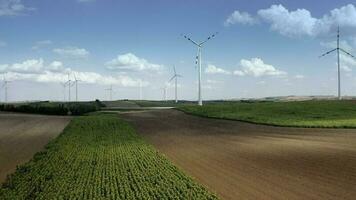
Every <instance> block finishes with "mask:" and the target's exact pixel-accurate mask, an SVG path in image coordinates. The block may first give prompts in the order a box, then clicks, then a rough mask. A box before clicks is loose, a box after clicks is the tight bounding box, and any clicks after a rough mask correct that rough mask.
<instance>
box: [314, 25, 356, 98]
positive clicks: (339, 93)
mask: <svg viewBox="0 0 356 200" xmlns="http://www.w3.org/2000/svg"><path fill="white" fill-rule="evenodd" d="M334 51H336V52H337V78H338V79H337V80H338V99H339V100H341V83H340V82H341V80H340V51H342V52H344V53H345V54H347V55H349V56H351V57H352V58H355V56H353V55H352V54H350V53H349V52H347V51H345V50H344V49H342V48H340V28H339V27H337V44H336V48H335V49H333V50H331V51H328V52H326V53H324V54H323V55H321V56H319V58H321V57H323V56H326V55H328V54H330V53H332V52H334Z"/></svg>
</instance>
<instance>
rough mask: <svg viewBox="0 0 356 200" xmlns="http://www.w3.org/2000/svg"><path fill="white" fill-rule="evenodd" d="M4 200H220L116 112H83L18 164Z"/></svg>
mask: <svg viewBox="0 0 356 200" xmlns="http://www.w3.org/2000/svg"><path fill="white" fill-rule="evenodd" d="M0 199H216V196H215V195H213V194H212V193H210V192H209V191H207V190H206V189H205V188H204V187H202V186H201V185H199V184H197V183H195V182H194V181H193V180H192V179H191V178H189V177H188V176H186V175H184V174H183V173H182V172H181V171H180V170H179V169H177V168H176V167H175V166H173V165H172V164H171V163H170V162H169V161H168V160H167V159H166V158H165V157H163V156H162V155H161V154H160V153H158V152H157V151H156V150H155V149H154V148H153V147H152V146H150V145H148V144H146V143H145V142H144V141H143V140H142V139H141V138H140V137H139V136H137V135H136V133H135V131H134V130H133V128H132V127H131V126H130V125H129V124H127V123H126V122H124V121H122V120H120V119H118V117H117V116H115V115H108V114H102V115H93V116H83V117H78V118H75V119H73V120H72V122H71V123H70V124H69V126H67V127H66V129H65V130H64V132H63V133H62V134H61V135H60V136H59V137H58V138H57V139H55V140H54V141H52V142H50V143H49V144H48V145H47V146H46V149H45V151H42V152H40V153H37V154H36V155H35V156H34V158H33V159H32V160H31V161H30V162H28V163H27V164H25V165H22V166H20V167H18V169H17V170H16V172H15V173H14V174H13V175H11V176H9V177H8V179H7V181H6V182H5V183H4V184H3V186H2V188H1V189H0Z"/></svg>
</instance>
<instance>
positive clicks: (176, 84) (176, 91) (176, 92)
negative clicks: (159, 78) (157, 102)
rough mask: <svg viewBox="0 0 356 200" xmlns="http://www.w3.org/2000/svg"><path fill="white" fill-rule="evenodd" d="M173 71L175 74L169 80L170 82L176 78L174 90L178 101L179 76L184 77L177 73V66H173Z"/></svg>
mask: <svg viewBox="0 0 356 200" xmlns="http://www.w3.org/2000/svg"><path fill="white" fill-rule="evenodd" d="M173 71H174V75H173V76H172V78H171V79H170V80H169V82H171V81H172V80H173V79H174V87H175V88H174V90H175V91H174V92H175V102H176V103H178V89H177V87H178V77H182V76H181V75H179V74H177V71H176V67H175V66H173Z"/></svg>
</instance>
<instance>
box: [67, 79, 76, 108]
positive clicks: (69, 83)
mask: <svg viewBox="0 0 356 200" xmlns="http://www.w3.org/2000/svg"><path fill="white" fill-rule="evenodd" d="M65 84H66V85H67V86H68V101H69V102H70V101H71V93H70V88H71V87H72V86H73V85H74V84H75V83H74V82H73V81H72V80H71V79H70V73H68V81H67V82H66V83H65Z"/></svg>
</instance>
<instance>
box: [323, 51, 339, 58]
mask: <svg viewBox="0 0 356 200" xmlns="http://www.w3.org/2000/svg"><path fill="white" fill-rule="evenodd" d="M336 50H337V49H333V50H331V51H328V52H326V53H324V54H323V55H321V56H319V58H321V57H323V56H326V55H328V54H329V53H331V52H334V51H336Z"/></svg>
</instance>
